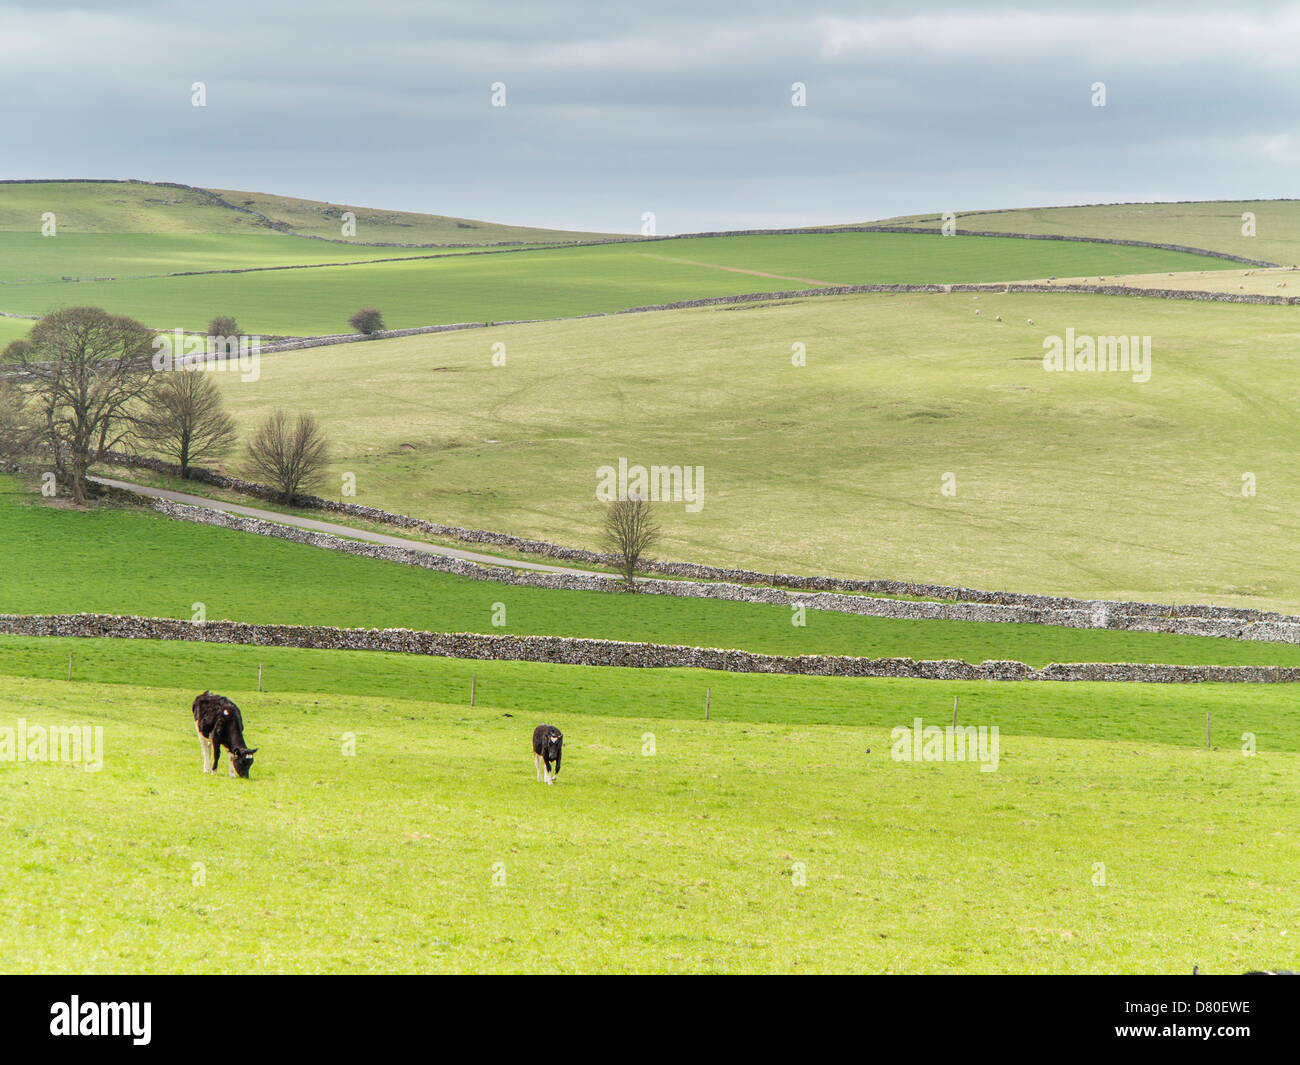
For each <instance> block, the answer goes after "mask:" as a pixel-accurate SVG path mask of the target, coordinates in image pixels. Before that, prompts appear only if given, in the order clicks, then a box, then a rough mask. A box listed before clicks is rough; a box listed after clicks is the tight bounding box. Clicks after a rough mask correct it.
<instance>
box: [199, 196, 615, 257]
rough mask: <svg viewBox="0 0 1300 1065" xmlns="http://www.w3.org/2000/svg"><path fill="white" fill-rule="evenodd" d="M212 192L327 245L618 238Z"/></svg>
mask: <svg viewBox="0 0 1300 1065" xmlns="http://www.w3.org/2000/svg"><path fill="white" fill-rule="evenodd" d="M212 191H213V192H215V193H217V195H219V196H221V197H222V198H223V199H225V200H227V201H229V202H230V203H233V204H235V205H236V206H240V207H247V208H249V209H250V210H253V211H257V212H258V213H259V214H263V215H265V216H266V217H267V218H269V219H271V220H272V221H273V222H279V223H282V224H283V225H286V226H288V227H289V229H290V232H291V233H293V234H295V235H303V236H314V237H325V238H326V239H328V240H340V239H348V240H356V241H369V242H380V243H398V244H494V243H500V242H503V241H521V242H523V243H527V244H545V243H550V242H554V241H569V240H589V239H593V238H595V239H601V238H605V237H610V236H618V235H619V234H610V233H589V232H578V231H574V230H567V229H539V228H537V227H536V226H514V225H506V224H503V223H501V222H483V221H480V220H478V219H476V218H450V217H448V216H446V215H436V214H417V213H414V212H411V211H388V210H384V209H382V208H375V207H359V206H357V205H356V204H340V203H322V202H321V201H319V200H303V199H300V198H298V197H296V196H275V195H272V194H270V193H265V192H237V191H234V190H231V189H213V190H212ZM344 211H351V212H352V213H353V214H355V215H356V216H357V217H356V225H357V231H356V236H355V237H350V238H342V237H341V226H342V214H343V212H344Z"/></svg>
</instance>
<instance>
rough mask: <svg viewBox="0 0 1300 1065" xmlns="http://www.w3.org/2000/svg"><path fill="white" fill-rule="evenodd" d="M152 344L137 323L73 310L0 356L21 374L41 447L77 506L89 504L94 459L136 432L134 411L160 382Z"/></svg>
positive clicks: (40, 325)
mask: <svg viewBox="0 0 1300 1065" xmlns="http://www.w3.org/2000/svg"><path fill="white" fill-rule="evenodd" d="M153 338H154V335H153V333H152V332H151V331H150V330H149V329H147V328H146V327H145V326H143V325H141V324H140V323H139V322H137V321H135V319H133V318H123V317H119V316H117V315H112V314H109V313H108V312H107V311H105V310H101V309H100V308H99V307H69V308H67V309H65V310H61V311H54V312H53V313H52V314H48V315H46V316H45V317H44V318H42V319H41V320H40V321H39V322H37V323H36V325H34V326H33V327H32V332H31V336H30V337H29V338H28V339H26V340H17V341H14V342H13V343H12V344H10V345H9V347H8V348H6V349H5V352H4V355H3V356H0V363H6V364H10V365H12V366H14V368H15V369H17V371H18V376H17V378H16V380H17V381H18V382H19V387H20V388H21V389H22V390H23V392H24V393H25V396H26V399H27V400H28V402H29V403H30V404H31V405H32V407H33V408H34V409H35V412H36V415H37V417H36V421H37V424H38V425H39V426H40V443H41V444H42V445H43V446H45V447H46V448H47V449H48V450H49V452H50V453H51V455H52V456H53V459H54V464H55V468H56V469H57V470H58V473H59V480H60V481H61V482H62V483H63V484H65V485H67V487H68V490H69V492H70V493H71V495H72V499H73V502H75V503H85V502H86V490H87V480H86V478H87V474H88V472H89V470H90V465H91V462H92V461H93V460H94V458H95V456H96V454H97V453H102V452H104V451H106V450H108V449H110V448H113V447H115V446H117V444H119V443H120V442H121V441H122V439H123V438H124V437H125V436H126V434H127V433H128V432H130V430H131V428H132V423H133V421H134V408H135V407H136V405H137V401H138V400H139V399H140V398H141V397H142V396H143V395H144V394H145V393H146V392H147V391H148V389H149V385H150V382H151V381H152V379H153V375H154V370H153V365H152V359H151V356H152V354H153V350H154V348H153Z"/></svg>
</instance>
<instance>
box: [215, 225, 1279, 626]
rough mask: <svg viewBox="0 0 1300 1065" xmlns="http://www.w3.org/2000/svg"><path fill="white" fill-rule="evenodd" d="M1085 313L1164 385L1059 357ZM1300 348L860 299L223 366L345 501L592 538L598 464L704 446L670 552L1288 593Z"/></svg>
mask: <svg viewBox="0 0 1300 1065" xmlns="http://www.w3.org/2000/svg"><path fill="white" fill-rule="evenodd" d="M921 239H925V240H934V241H935V243H938V242H939V238H921ZM976 309H981V311H982V313H981V314H980V315H978V316H977V315H976V313H975V312H976ZM999 315H1000V316H1001V317H1002V318H1003V321H1001V322H998V321H996V320H995V319H996V317H997V316H999ZM1029 318H1033V320H1034V323H1035V324H1034V325H1032V326H1031V325H1029V324H1028V319H1029ZM1068 329H1074V330H1075V331H1076V332H1077V334H1079V335H1081V336H1082V335H1088V336H1097V335H1112V334H1122V335H1126V336H1127V335H1139V336H1149V337H1151V338H1152V369H1151V376H1150V380H1148V381H1146V382H1145V383H1138V382H1135V381H1134V380H1133V379H1132V375H1131V374H1121V373H1092V374H1087V373H1049V372H1047V371H1046V370H1045V369H1044V366H1043V354H1044V347H1043V345H1044V338H1045V337H1050V336H1053V335H1056V336H1063V335H1064V334H1065V332H1066V330H1068ZM1298 342H1300V324H1298V320H1297V316H1296V312H1295V310H1294V308H1290V307H1265V306H1233V305H1225V304H1207V303H1188V302H1173V301H1165V300H1158V299H1133V298H1116V297H1109V296H1082V295H1040V294H1032V295H1009V296H1008V295H1003V294H1001V293H984V294H982V295H980V297H979V299H978V300H975V299H972V298H971V296H970V294H960V293H952V294H947V295H943V294H935V295H898V296H893V295H867V296H845V297H817V298H809V299H807V300H803V301H798V300H793V301H782V302H780V303H769V304H762V305H748V304H747V305H743V306H737V307H714V308H701V309H691V310H681V311H671V312H663V313H656V314H653V315H625V316H616V317H610V318H603V319H591V320H584V321H570V322H548V323H541V324H536V325H521V326H509V327H506V326H502V327H494V328H490V329H482V330H470V331H465V332H458V333H447V334H439V335H429V336H416V337H408V338H401V339H395V340H388V341H377V342H370V343H366V344H362V345H358V344H349V345H342V346H337V347H329V348H317V349H310V350H306V351H302V352H296V353H285V354H281V355H267V356H265V357H264V358H263V359H262V362H261V377H260V379H259V381H257V382H256V383H248V384H246V383H243V382H240V381H239V380H238V379H237V378H235V377H234V376H233V375H217V379H218V380H219V381H220V382H221V384H222V388H223V391H224V393H225V396H226V399H227V402H228V405H229V407H230V409H231V410H232V411H233V412H234V413H235V415H236V416H237V419H238V421H239V423H240V425H241V427H242V428H243V430H244V431H245V432H247V431H248V429H249V427H250V426H252V425H254V424H255V423H256V422H257V421H258V420H259V419H261V418H262V417H264V416H265V415H266V414H267V413H269V412H270V411H271V410H273V409H274V408H275V407H277V406H284V407H287V408H289V409H309V410H313V411H315V412H316V414H317V416H318V418H320V420H321V421H322V423H323V425H324V427H325V428H326V430H327V432H328V433H329V435H330V437H331V438H332V440H333V441H334V445H335V461H334V465H333V468H332V471H331V475H330V476H329V477H328V478H327V479H326V481H325V484H324V488H323V494H326V495H336V494H337V491H338V489H339V487H340V486H341V480H340V476H341V474H342V473H343V472H352V473H354V474H355V475H356V490H357V497H356V501H357V502H361V503H365V504H370V505H374V506H379V507H382V508H384V509H387V510H390V511H395V512H398V513H410V514H415V515H416V516H418V517H424V518H428V519H430V520H434V521H440V522H444V523H446V524H454V525H464V526H469V527H473V528H487V529H495V530H499V531H503V532H511V533H514V534H516V535H521V536H529V537H534V538H539V539H545V540H549V541H551V542H553V543H562V544H571V545H575V546H593V545H595V544H596V542H597V540H598V526H599V522H600V516H601V508H600V505H599V503H598V502H597V500H596V496H595V490H596V487H597V471H598V469H599V468H600V467H601V466H604V465H611V464H612V465H617V463H618V460H619V459H620V458H626V459H627V460H628V462H629V464H638V463H640V464H643V465H647V466H648V465H651V464H661V465H673V464H675V465H692V466H697V465H698V466H703V467H704V470H705V502H704V505H703V508H702V509H701V510H699V511H698V512H696V513H688V512H686V510H685V506H684V504H673V505H664V506H660V507H659V508H658V510H659V514H660V518H661V521H662V523H663V525H664V528H665V532H666V539H665V541H664V543H663V544H662V545H661V546H660V547H659V548H658V553H659V555H660V556H661V557H666V558H681V559H686V560H691V561H706V562H712V563H717V564H721V565H736V566H742V567H745V568H750V569H755V570H759V571H780V572H787V573H820V572H831V573H834V574H837V575H843V576H858V577H861V576H877V577H885V576H888V577H895V578H906V579H914V580H923V581H931V582H935V583H941V584H960V585H964V586H966V587H976V588H1001V589H1007V590H1013V591H1034V592H1051V593H1057V594H1068V595H1075V596H1079V597H1082V598H1132V599H1140V600H1145V601H1154V602H1169V601H1179V602H1207V601H1215V602H1217V601H1222V602H1230V603H1236V604H1239V605H1254V606H1259V607H1265V608H1271V609H1285V610H1295V609H1296V608H1297V607H1300V565H1297V562H1298V561H1300V558H1298V557H1297V547H1296V544H1297V542H1300V525H1298V524H1297V517H1296V512H1295V508H1294V506H1293V501H1294V500H1295V499H1296V498H1297V497H1298V496H1300V473H1298V472H1297V468H1296V464H1295V462H1294V461H1293V456H1292V445H1291V442H1292V441H1293V440H1294V438H1295V429H1296V413H1295V412H1296V410H1297V409H1298V407H1300V376H1297V374H1296V373H1295V372H1294V365H1293V363H1294V352H1295V350H1296V345H1297V343H1298ZM494 344H502V345H504V352H505V353H506V358H507V362H506V365H505V366H494V365H493V363H492V354H493V345H494ZM796 345H803V347H804V350H805V351H806V357H807V365H806V366H802V367H799V366H793V365H792V364H791V362H792V355H793V354H797V349H796V347H795V346H796ZM359 394H364V395H365V396H366V401H365V402H359V401H358V399H357V397H358V395H359ZM945 473H952V474H953V475H954V477H955V485H956V494H955V495H953V496H945V495H944V494H942V488H943V477H944V474H945ZM1246 473H1250V474H1253V475H1254V478H1255V482H1256V485H1257V489H1256V494H1255V495H1254V496H1244V495H1243V486H1244V485H1245V482H1244V481H1243V475H1244V474H1246Z"/></svg>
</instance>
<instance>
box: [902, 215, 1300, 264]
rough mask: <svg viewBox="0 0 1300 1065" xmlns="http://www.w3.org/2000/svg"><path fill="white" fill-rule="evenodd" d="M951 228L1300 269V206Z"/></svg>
mask: <svg viewBox="0 0 1300 1065" xmlns="http://www.w3.org/2000/svg"><path fill="white" fill-rule="evenodd" d="M1247 211H1249V212H1251V213H1253V214H1254V215H1255V235H1254V236H1245V235H1243V233H1242V215H1243V214H1244V213H1246V212H1247ZM940 221H941V216H940V215H937V214H932V215H916V216H909V217H907V218H900V219H890V222H891V223H896V224H900V225H912V226H916V227H917V228H918V229H937V228H939V224H940ZM957 226H958V228H959V229H963V230H974V231H977V232H998V233H1052V234H1060V235H1067V236H1075V237H1107V238H1111V239H1120V240H1145V241H1150V242H1152V243H1156V244H1179V245H1182V246H1184V247H1189V248H1206V249H1209V250H1211V251H1220V252H1227V253H1228V254H1230V255H1241V256H1243V257H1245V258H1247V259H1261V260H1264V261H1265V262H1272V263H1277V264H1279V265H1281V266H1293V265H1295V264H1297V263H1300V200H1225V201H1208V202H1199V203H1118V204H1101V205H1097V206H1092V207H1029V208H1019V209H1013V210H1005V211H966V212H958V213H957ZM1133 272H1135V273H1136V272H1137V271H1133ZM1058 276H1062V277H1063V276H1066V275H1063V274H1062V275H1058Z"/></svg>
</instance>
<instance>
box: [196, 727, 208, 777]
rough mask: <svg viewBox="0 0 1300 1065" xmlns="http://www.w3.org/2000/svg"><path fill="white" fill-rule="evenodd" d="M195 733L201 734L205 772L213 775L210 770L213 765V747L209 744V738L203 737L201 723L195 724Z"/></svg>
mask: <svg viewBox="0 0 1300 1065" xmlns="http://www.w3.org/2000/svg"><path fill="white" fill-rule="evenodd" d="M194 731H195V732H197V733H198V734H199V748H200V751H201V752H202V755H203V772H205V773H211V772H212V770H211V768H210V766H211V764H212V748H211V745H210V744H209V743H208V738H207V737H206V736H205V735H203V730H202V729H200V728H199V723H198V722H197V721H196V722H194Z"/></svg>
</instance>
